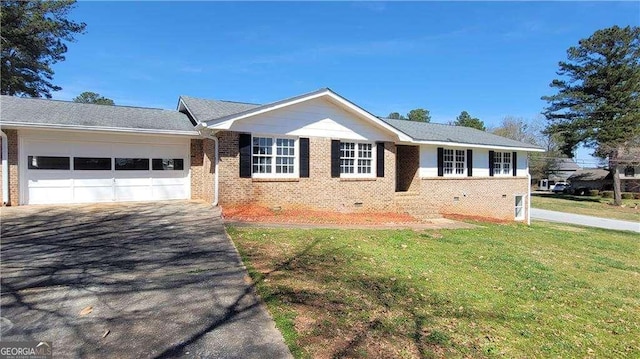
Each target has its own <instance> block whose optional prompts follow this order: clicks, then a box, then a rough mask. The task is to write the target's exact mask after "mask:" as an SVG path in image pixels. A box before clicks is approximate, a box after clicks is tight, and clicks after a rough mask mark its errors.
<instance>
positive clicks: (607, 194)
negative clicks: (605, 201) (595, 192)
mask: <svg viewBox="0 0 640 359" xmlns="http://www.w3.org/2000/svg"><path fill="white" fill-rule="evenodd" d="M600 195H601V196H602V198H613V191H602V192H600Z"/></svg>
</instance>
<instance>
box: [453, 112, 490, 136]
mask: <svg viewBox="0 0 640 359" xmlns="http://www.w3.org/2000/svg"><path fill="white" fill-rule="evenodd" d="M453 124H454V125H456V126H464V127H472V128H477V129H478V130H480V131H486V130H487V128H486V127H485V126H484V122H482V121H481V120H480V119H478V118H475V117H471V115H469V113H468V112H467V111H462V112H460V116H458V117H456V120H455V121H454V122H453Z"/></svg>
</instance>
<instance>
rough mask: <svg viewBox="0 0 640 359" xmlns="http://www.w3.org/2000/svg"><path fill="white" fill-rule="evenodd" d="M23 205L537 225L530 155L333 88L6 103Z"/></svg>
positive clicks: (8, 159)
mask: <svg viewBox="0 0 640 359" xmlns="http://www.w3.org/2000/svg"><path fill="white" fill-rule="evenodd" d="M1 100H2V103H1V117H2V122H1V123H0V126H1V129H2V131H0V134H1V135H2V142H3V143H2V144H3V167H2V168H3V169H2V175H3V198H2V201H3V202H4V203H7V204H12V205H22V204H25V205H28V204H57V203H78V202H85V203H86V202H118V201H153V200H166V199H202V200H206V201H210V202H212V203H213V204H214V205H218V204H219V205H222V206H235V205H245V204H257V205H261V206H268V207H281V208H299V209H302V208H308V209H322V210H332V211H341V212H387V211H397V212H401V213H404V212H407V213H410V214H413V215H416V216H417V217H418V216H419V215H420V214H421V212H425V213H430V212H432V211H436V212H439V213H441V214H448V213H453V214H463V215H472V216H482V217H492V218H499V219H503V220H520V221H524V220H526V219H527V218H528V212H529V211H528V208H529V204H530V203H529V192H530V191H529V184H530V178H529V165H528V160H527V157H528V156H527V154H528V152H542V151H543V149H542V148H539V147H537V146H533V145H530V144H527V143H522V142H517V141H513V140H510V139H507V138H504V137H500V136H496V135H492V134H490V133H487V132H484V131H479V130H476V129H472V128H468V127H457V126H449V125H440V124H430V123H418V122H411V121H400V120H389V119H380V118H378V117H376V116H374V115H372V114H371V113H369V112H367V111H366V110H364V109H363V108H361V107H359V106H357V105H356V104H354V103H353V102H351V101H349V100H347V99H345V98H343V97H341V96H340V95H338V94H336V93H335V92H333V91H331V90H330V89H320V90H318V91H314V92H310V93H306V94H302V95H299V96H295V97H291V98H287V99H284V100H281V101H277V102H273V103H269V104H265V105H257V104H250V103H241V102H230V101H219V100H206V99H199V98H193V97H187V96H182V97H180V98H179V99H178V105H177V109H176V110H161V109H151V108H138V107H126V106H101V105H92V104H79V103H73V102H64V101H51V100H42V99H26V98H17V97H11V96H2V97H1Z"/></svg>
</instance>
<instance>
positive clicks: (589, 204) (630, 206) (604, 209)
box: [531, 194, 640, 221]
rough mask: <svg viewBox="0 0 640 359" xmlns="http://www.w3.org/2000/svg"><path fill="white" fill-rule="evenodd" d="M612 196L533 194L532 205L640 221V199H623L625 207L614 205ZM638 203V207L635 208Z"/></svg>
mask: <svg viewBox="0 0 640 359" xmlns="http://www.w3.org/2000/svg"><path fill="white" fill-rule="evenodd" d="M612 202H613V200H612V199H611V198H601V197H589V196H572V195H566V194H533V195H532V196H531V206H532V207H534V208H540V209H548V210H551V211H560V212H568V213H576V214H584V215H588V216H596V217H603V218H612V219H621V220H625V221H640V199H625V200H622V202H623V204H624V207H617V206H612V205H610V203H612ZM636 203H637V204H638V208H639V209H636V208H634V207H635V205H636Z"/></svg>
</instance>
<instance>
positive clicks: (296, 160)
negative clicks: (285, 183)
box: [251, 133, 300, 178]
mask: <svg viewBox="0 0 640 359" xmlns="http://www.w3.org/2000/svg"><path fill="white" fill-rule="evenodd" d="M256 137H259V138H271V139H272V140H273V141H272V144H271V158H272V159H273V160H272V162H271V170H272V171H273V172H271V173H253V139H254V138H256ZM278 138H282V139H287V140H294V143H293V153H294V157H293V173H276V153H277V152H276V146H277V141H276V140H277V139H278ZM299 177H300V138H299V137H294V136H283V135H267V134H259V133H256V134H253V133H252V134H251V178H299Z"/></svg>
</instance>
